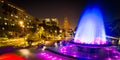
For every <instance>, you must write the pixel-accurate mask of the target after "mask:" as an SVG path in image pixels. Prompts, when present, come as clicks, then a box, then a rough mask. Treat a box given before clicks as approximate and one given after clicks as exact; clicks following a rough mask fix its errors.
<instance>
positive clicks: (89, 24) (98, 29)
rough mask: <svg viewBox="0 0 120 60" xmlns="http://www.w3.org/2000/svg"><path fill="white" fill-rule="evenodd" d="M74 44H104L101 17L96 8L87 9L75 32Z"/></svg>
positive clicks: (104, 35) (104, 37) (104, 38)
mask: <svg viewBox="0 0 120 60" xmlns="http://www.w3.org/2000/svg"><path fill="white" fill-rule="evenodd" d="M74 42H76V43H82V44H97V45H100V44H106V34H105V29H104V23H103V17H102V14H101V12H100V9H99V8H98V6H94V7H88V8H87V9H86V10H85V12H84V14H83V15H82V18H81V19H80V22H79V24H78V28H77V31H76V35H75V39H74Z"/></svg>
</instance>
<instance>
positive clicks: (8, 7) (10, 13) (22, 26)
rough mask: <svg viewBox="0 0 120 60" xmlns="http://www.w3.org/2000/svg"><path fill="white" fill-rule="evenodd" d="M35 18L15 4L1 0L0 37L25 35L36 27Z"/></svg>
mask: <svg viewBox="0 0 120 60" xmlns="http://www.w3.org/2000/svg"><path fill="white" fill-rule="evenodd" d="M34 22H35V18H34V17H33V16H31V15H29V14H28V13H26V11H25V10H24V9H22V8H20V7H18V6H16V5H15V4H13V3H11V2H9V1H7V0H0V32H2V33H1V34H0V37H8V36H14V37H15V36H18V35H19V36H20V35H25V34H26V33H27V32H28V31H29V30H30V29H31V28H34V25H35V23H34Z"/></svg>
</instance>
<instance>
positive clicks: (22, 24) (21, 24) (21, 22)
mask: <svg viewBox="0 0 120 60" xmlns="http://www.w3.org/2000/svg"><path fill="white" fill-rule="evenodd" d="M19 24H20V27H22V32H23V34H24V28H25V26H24V22H23V21H19Z"/></svg>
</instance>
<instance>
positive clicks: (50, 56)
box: [40, 52, 63, 60]
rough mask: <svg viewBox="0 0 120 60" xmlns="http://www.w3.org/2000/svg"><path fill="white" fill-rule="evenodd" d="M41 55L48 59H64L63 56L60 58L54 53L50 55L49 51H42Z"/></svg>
mask: <svg viewBox="0 0 120 60" xmlns="http://www.w3.org/2000/svg"><path fill="white" fill-rule="evenodd" d="M40 56H43V57H44V58H46V59H48V60H63V59H61V58H59V57H56V56H52V55H50V54H48V53H45V52H43V53H40Z"/></svg>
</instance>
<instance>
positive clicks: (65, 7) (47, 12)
mask: <svg viewBox="0 0 120 60" xmlns="http://www.w3.org/2000/svg"><path fill="white" fill-rule="evenodd" d="M9 1H10V2H13V3H14V4H16V5H18V6H20V7H22V8H23V9H25V10H26V12H28V13H29V14H31V15H32V16H34V17H37V18H58V20H59V23H60V25H63V20H64V18H65V17H68V20H69V24H70V26H71V27H72V28H75V27H76V25H77V23H78V20H79V17H80V16H81V13H82V12H83V11H84V7H85V6H86V5H87V3H88V2H89V3H91V1H89V0H79V1H71V0H34V1H33V0H9ZM92 1H95V0H92ZM97 3H98V4H100V6H101V8H102V13H103V17H104V20H105V22H106V21H112V20H114V19H118V18H119V17H120V8H119V5H120V4H119V3H120V1H119V0H115V1H113V0H100V1H99V0H98V1H97Z"/></svg>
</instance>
